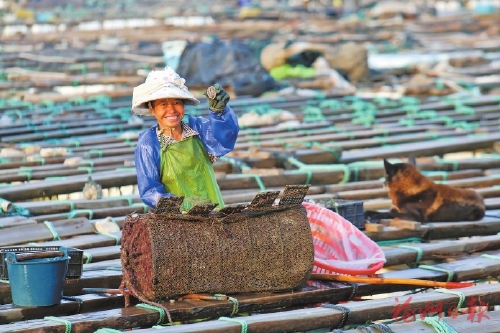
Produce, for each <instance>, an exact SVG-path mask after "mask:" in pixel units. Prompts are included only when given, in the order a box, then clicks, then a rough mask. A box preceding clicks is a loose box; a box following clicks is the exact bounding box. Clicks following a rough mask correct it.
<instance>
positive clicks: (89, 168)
mask: <svg viewBox="0 0 500 333" xmlns="http://www.w3.org/2000/svg"><path fill="white" fill-rule="evenodd" d="M76 170H85V171H87V173H88V174H91V173H92V167H78V168H76Z"/></svg>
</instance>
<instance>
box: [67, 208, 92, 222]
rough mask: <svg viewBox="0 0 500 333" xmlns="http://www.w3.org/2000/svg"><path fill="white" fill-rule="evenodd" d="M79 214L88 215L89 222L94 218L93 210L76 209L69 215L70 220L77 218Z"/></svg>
mask: <svg viewBox="0 0 500 333" xmlns="http://www.w3.org/2000/svg"><path fill="white" fill-rule="evenodd" d="M79 213H88V214H89V220H92V217H93V216H94V211H93V210H92V209H75V210H73V211H71V212H69V214H68V219H72V218H75V216H76V214H79Z"/></svg>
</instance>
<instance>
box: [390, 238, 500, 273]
mask: <svg viewBox="0 0 500 333" xmlns="http://www.w3.org/2000/svg"><path fill="white" fill-rule="evenodd" d="M400 245H401V246H403V247H399V246H398V245H395V246H394V247H382V249H383V251H384V255H385V259H386V260H387V262H386V263H385V265H384V267H390V266H395V265H401V264H408V263H415V262H416V261H417V256H418V252H417V250H415V249H411V248H410V249H408V248H405V247H404V246H410V247H412V248H413V247H414V248H419V249H421V251H422V254H421V259H420V260H421V261H425V260H442V259H449V258H454V257H456V256H459V255H462V254H465V253H475V252H482V251H491V250H498V249H500V236H499V235H492V236H482V237H471V238H468V239H460V240H442V241H439V242H433V243H421V244H418V243H417V244H415V243H405V242H404V241H403V242H402V243H401V244H400Z"/></svg>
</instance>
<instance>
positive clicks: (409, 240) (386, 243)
mask: <svg viewBox="0 0 500 333" xmlns="http://www.w3.org/2000/svg"><path fill="white" fill-rule="evenodd" d="M375 243H377V245H379V246H391V245H398V244H401V243H422V239H421V238H417V237H410V238H403V239H392V240H385V241H378V242H375Z"/></svg>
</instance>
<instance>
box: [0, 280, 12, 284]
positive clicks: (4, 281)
mask: <svg viewBox="0 0 500 333" xmlns="http://www.w3.org/2000/svg"><path fill="white" fill-rule="evenodd" d="M0 283H10V282H9V280H0Z"/></svg>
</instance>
